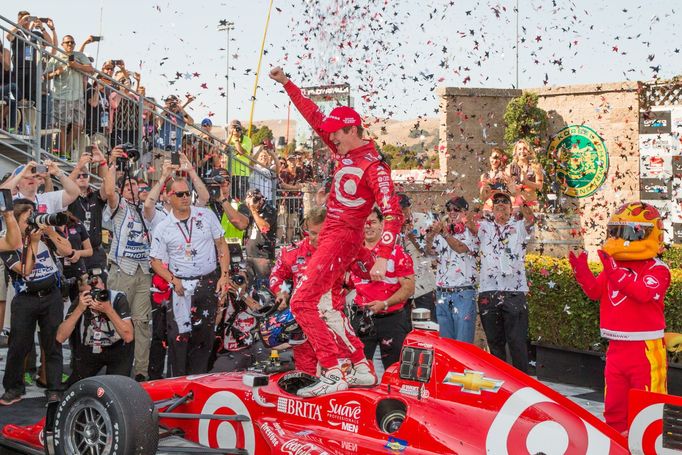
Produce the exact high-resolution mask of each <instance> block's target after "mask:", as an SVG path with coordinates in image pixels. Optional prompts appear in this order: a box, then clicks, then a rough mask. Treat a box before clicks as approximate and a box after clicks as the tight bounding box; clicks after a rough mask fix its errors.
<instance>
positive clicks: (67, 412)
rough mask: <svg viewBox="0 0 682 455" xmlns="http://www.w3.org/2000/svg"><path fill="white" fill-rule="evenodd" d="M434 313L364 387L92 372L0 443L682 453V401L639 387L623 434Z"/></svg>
mask: <svg viewBox="0 0 682 455" xmlns="http://www.w3.org/2000/svg"><path fill="white" fill-rule="evenodd" d="M425 313H426V314H425ZM429 319H430V318H429V316H428V311H426V310H414V312H413V326H414V330H413V331H412V332H411V333H410V334H409V335H408V337H407V339H406V340H405V343H404V345H403V348H402V353H401V357H400V362H398V363H396V364H394V365H392V366H391V367H390V368H388V369H387V370H386V372H385V374H384V376H383V378H382V381H381V383H380V384H379V385H377V386H375V387H372V388H368V389H349V390H347V391H343V392H336V393H332V394H329V395H325V396H320V397H316V398H305V399H304V398H300V397H298V396H297V395H296V391H297V390H298V389H299V388H301V387H305V386H307V385H309V384H311V383H312V382H313V381H315V380H316V378H314V377H312V376H309V375H307V374H304V373H301V372H298V371H279V372H275V373H270V374H267V370H264V369H261V370H260V371H253V370H252V371H246V372H241V373H218V374H204V375H195V376H186V377H179V378H172V379H164V380H158V381H151V382H146V383H142V384H138V383H136V382H135V381H133V380H131V379H129V378H126V377H122V376H97V377H93V378H88V379H84V380H82V381H80V382H78V383H76V384H75V385H73V386H72V387H71V388H70V389H69V390H68V391H67V392H66V393H65V395H64V398H63V399H62V401H61V402H55V403H53V404H51V405H49V406H48V412H47V416H46V418H45V419H43V420H42V421H40V422H39V423H37V424H35V425H30V426H15V425H7V426H5V427H4V428H3V430H2V438H1V439H0V446H2V447H4V448H6V450H12V451H14V452H9V453H27V454H44V453H48V454H59V455H64V454H69V455H73V454H92V455H104V454H112V455H129V454H154V453H202V454H214V453H215V454H241V455H253V454H258V455H261V454H263V455H268V454H277V455H304V454H308V455H323V454H329V455H332V454H334V455H379V454H382V455H385V454H493V455H504V454H514V455H515V454H569V455H573V454H579V455H583V454H599V455H603V454H610V455H618V454H628V453H644V454H653V453H660V454H664V453H666V454H669V453H682V452H677V451H674V449H672V448H671V447H673V446H674V444H675V443H677V444H680V441H682V432H681V431H680V426H675V425H679V422H680V419H679V417H678V419H677V420H675V418H674V417H675V415H677V416H679V415H680V409H682V407H681V406H682V399H681V398H679V397H668V396H665V395H656V394H649V393H646V392H636V394H637V395H641V400H639V401H638V400H636V399H635V400H633V403H635V404H636V403H638V402H640V403H643V404H642V406H640V407H639V408H637V406H636V405H634V404H633V412H634V414H633V415H632V416H631V417H632V418H631V421H632V422H633V425H632V427H631V431H630V441H629V443H628V440H626V438H625V437H624V436H622V435H621V434H619V433H617V432H616V431H615V430H613V429H612V428H610V427H609V426H607V425H606V424H605V423H604V422H602V421H601V420H599V419H598V418H597V417H595V416H593V415H592V414H590V413H589V412H587V411H586V410H585V409H583V408H581V407H580V406H578V405H577V404H575V403H574V402H572V401H570V400H569V399H567V398H565V397H563V396H561V395H560V394H558V393H557V392H555V391H553V390H552V389H550V388H549V387H547V386H545V385H543V384H542V383H540V382H538V381H536V380H535V379H533V378H531V377H529V376H527V375H525V374H523V373H520V372H519V371H518V370H516V369H514V368H513V367H511V366H509V365H508V364H506V363H504V362H502V361H500V360H499V359H497V358H495V357H493V356H492V355H490V354H488V353H486V352H484V351H482V350H480V349H478V348H477V347H475V346H473V345H470V344H467V343H461V342H458V341H454V340H450V339H445V338H441V337H440V336H439V334H438V331H437V325H436V324H434V323H432V322H430V321H429ZM274 367H275V369H277V366H276V365H275V366H274ZM635 398H636V397H635ZM666 400H667V401H666ZM664 403H665V404H664ZM676 412H677V414H675V413H676ZM664 415H665V416H667V417H666V418H665V419H668V420H665V419H664ZM671 416H672V417H671ZM676 422H677V423H676ZM664 426H665V431H664V430H663V427H664ZM633 437H636V438H638V440H636V441H633ZM169 441H170V443H169ZM173 441H175V442H173ZM628 444H629V446H630V448H632V449H633V450H632V452H631V451H630V449H629V447H628ZM663 447H670V448H663ZM677 447H678V449H679V448H680V446H679V445H678V446H677Z"/></svg>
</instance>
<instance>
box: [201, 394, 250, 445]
mask: <svg viewBox="0 0 682 455" xmlns="http://www.w3.org/2000/svg"><path fill="white" fill-rule="evenodd" d="M201 413H202V414H218V415H244V416H246V417H248V418H249V420H248V421H245V422H233V421H218V420H208V419H201V420H199V428H198V433H199V443H200V444H203V445H205V446H209V447H220V448H221V449H234V448H243V449H246V451H247V452H248V453H255V450H256V437H255V433H254V429H253V423H252V422H251V415H250V414H249V410H248V408H247V407H246V405H245V404H244V402H243V401H242V400H241V399H240V398H239V397H238V396H237V395H235V394H234V393H232V392H228V391H221V392H216V393H214V394H213V395H211V397H210V398H209V399H208V400H206V403H204V407H203V409H202V410H201Z"/></svg>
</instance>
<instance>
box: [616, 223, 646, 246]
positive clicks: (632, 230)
mask: <svg viewBox="0 0 682 455" xmlns="http://www.w3.org/2000/svg"><path fill="white" fill-rule="evenodd" d="M653 229H654V225H653V224H652V223H633V222H629V223H627V222H626V223H622V224H621V223H618V224H615V223H609V224H608V225H607V229H606V230H607V235H608V236H609V237H613V238H616V239H623V240H625V241H627V242H635V241H637V240H644V239H645V238H647V237H648V236H649V234H651V231H653Z"/></svg>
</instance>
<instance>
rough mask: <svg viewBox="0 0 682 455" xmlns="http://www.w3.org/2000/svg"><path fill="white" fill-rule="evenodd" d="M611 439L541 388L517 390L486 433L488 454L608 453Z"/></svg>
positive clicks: (552, 454)
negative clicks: (538, 389) (542, 391)
mask: <svg viewBox="0 0 682 455" xmlns="http://www.w3.org/2000/svg"><path fill="white" fill-rule="evenodd" d="M610 447H611V441H610V439H609V437H608V436H606V435H605V434H603V433H601V432H600V431H599V430H597V429H596V428H594V427H593V426H592V425H590V424H589V423H587V422H585V421H584V420H583V419H581V418H579V417H577V416H576V415H574V414H573V413H571V412H570V411H568V410H566V409H565V408H564V407H563V406H561V405H559V404H558V403H556V402H555V401H553V400H552V399H550V398H549V397H547V396H545V395H543V394H542V393H540V392H538V391H537V390H535V389H533V388H530V387H525V388H523V389H519V390H517V391H516V392H514V393H513V394H512V395H511V396H510V397H509V398H508V399H507V401H506V402H505V403H504V405H503V406H502V408H501V409H500V411H499V413H498V414H497V415H496V416H495V420H493V423H492V425H491V426H490V429H489V430H488V434H487V436H486V450H487V452H486V453H494V454H499V455H509V454H517V453H526V452H524V451H523V449H522V448H525V449H526V451H527V453H531V454H534V453H545V454H546V455H554V454H562V455H563V454H565V455H593V454H594V455H597V454H608V453H609V450H610Z"/></svg>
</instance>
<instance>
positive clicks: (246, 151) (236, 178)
mask: <svg viewBox="0 0 682 455" xmlns="http://www.w3.org/2000/svg"><path fill="white" fill-rule="evenodd" d="M227 143H228V144H229V145H231V146H232V147H234V151H235V152H236V154H234V153H233V154H232V156H231V157H230V158H231V165H230V166H231V170H232V172H230V175H232V197H233V198H234V199H239V200H244V197H245V196H246V190H247V189H248V188H249V176H250V175H251V169H249V166H250V164H251V162H250V160H249V157H250V156H251V152H252V151H253V143H252V142H251V138H250V137H249V136H247V135H245V134H244V129H243V128H242V124H241V122H240V121H239V120H232V122H231V123H230V135H229V136H228V138H227Z"/></svg>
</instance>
